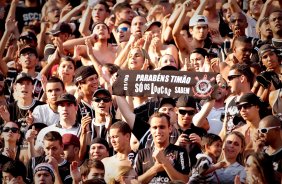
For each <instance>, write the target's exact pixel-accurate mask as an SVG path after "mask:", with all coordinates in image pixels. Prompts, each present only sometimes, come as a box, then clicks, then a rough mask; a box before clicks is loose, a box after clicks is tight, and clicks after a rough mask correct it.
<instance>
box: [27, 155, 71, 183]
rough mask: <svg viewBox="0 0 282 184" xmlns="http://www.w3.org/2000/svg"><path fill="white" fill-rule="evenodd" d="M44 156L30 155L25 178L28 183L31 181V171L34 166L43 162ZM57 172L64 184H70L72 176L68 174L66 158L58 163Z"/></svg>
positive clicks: (68, 167)
mask: <svg viewBox="0 0 282 184" xmlns="http://www.w3.org/2000/svg"><path fill="white" fill-rule="evenodd" d="M44 162H46V161H45V156H39V157H32V158H31V159H30V160H29V163H28V167H27V180H28V181H29V183H33V174H34V173H33V171H34V168H35V167H36V166H37V165H38V164H40V163H44ZM58 169H59V174H60V176H61V180H62V182H63V183H64V184H72V178H71V176H70V163H69V162H68V161H66V160H64V161H63V162H62V163H59V164H58Z"/></svg>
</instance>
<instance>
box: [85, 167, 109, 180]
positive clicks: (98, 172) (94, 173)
mask: <svg viewBox="0 0 282 184" xmlns="http://www.w3.org/2000/svg"><path fill="white" fill-rule="evenodd" d="M104 175H105V171H104V170H102V169H97V168H94V167H92V168H91V169H90V171H89V174H88V175H87V178H86V180H91V179H94V178H101V179H103V178H104Z"/></svg>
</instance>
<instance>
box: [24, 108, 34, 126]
mask: <svg viewBox="0 0 282 184" xmlns="http://www.w3.org/2000/svg"><path fill="white" fill-rule="evenodd" d="M25 121H26V123H27V124H28V125H32V124H33V121H34V118H33V116H32V112H31V111H30V110H28V116H27V117H26V118H25Z"/></svg>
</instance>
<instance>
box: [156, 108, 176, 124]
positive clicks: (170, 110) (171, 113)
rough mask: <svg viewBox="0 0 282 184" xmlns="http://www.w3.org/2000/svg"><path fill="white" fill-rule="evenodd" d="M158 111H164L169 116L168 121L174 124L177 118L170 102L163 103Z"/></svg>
mask: <svg viewBox="0 0 282 184" xmlns="http://www.w3.org/2000/svg"><path fill="white" fill-rule="evenodd" d="M159 112H161V113H165V114H167V115H168V116H169V117H170V123H171V124H174V123H175V122H176V119H177V115H176V112H175V108H174V107H173V106H172V105H171V104H164V105H162V107H160V109H159Z"/></svg>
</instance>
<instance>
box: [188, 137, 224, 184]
mask: <svg viewBox="0 0 282 184" xmlns="http://www.w3.org/2000/svg"><path fill="white" fill-rule="evenodd" d="M201 146H202V151H203V153H200V154H198V155H197V156H196V157H197V163H196V165H195V166H194V168H193V170H192V176H191V177H190V179H189V182H188V184H194V183H195V184H196V183H197V184H200V183H217V182H216V181H217V176H216V174H215V172H214V171H215V170H217V169H220V168H222V167H224V166H225V165H226V163H225V162H218V163H217V159H218V158H219V156H220V154H221V150H222V140H221V138H220V137H219V136H218V135H215V134H212V133H209V134H207V135H205V136H204V137H203V138H202V142H201Z"/></svg>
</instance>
